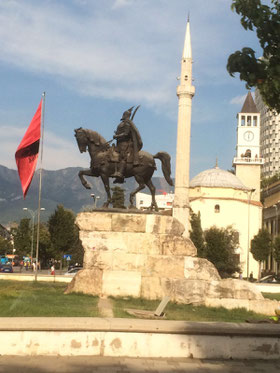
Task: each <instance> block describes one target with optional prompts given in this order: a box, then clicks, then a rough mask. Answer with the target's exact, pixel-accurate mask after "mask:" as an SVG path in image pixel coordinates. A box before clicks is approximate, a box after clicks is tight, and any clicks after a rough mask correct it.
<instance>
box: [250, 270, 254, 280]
mask: <svg viewBox="0 0 280 373" xmlns="http://www.w3.org/2000/svg"><path fill="white" fill-rule="evenodd" d="M249 281H250V282H254V275H253V272H251V273H250V276H249Z"/></svg>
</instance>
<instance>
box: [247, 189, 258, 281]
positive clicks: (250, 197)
mask: <svg viewBox="0 0 280 373" xmlns="http://www.w3.org/2000/svg"><path fill="white" fill-rule="evenodd" d="M255 190H256V189H250V190H248V191H247V197H248V241H247V281H249V258H250V255H249V254H250V201H251V199H252V194H253V193H254V192H255Z"/></svg>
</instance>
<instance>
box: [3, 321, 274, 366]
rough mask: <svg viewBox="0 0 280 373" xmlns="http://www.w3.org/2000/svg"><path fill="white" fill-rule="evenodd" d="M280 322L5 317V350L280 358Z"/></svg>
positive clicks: (25, 353)
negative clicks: (237, 322)
mask: <svg viewBox="0 0 280 373" xmlns="http://www.w3.org/2000/svg"><path fill="white" fill-rule="evenodd" d="M279 336H280V325H264V324H258V325H256V324H254V325H253V324H229V323H191V322H185V321H161V320H139V319H132V320H131V319H101V318H2V319H0V338H1V340H2V341H5V343H1V344H0V354H1V355H2V356H3V355H20V356H35V355H55V356H58V355H60V356H78V355H84V356H112V357H117V356H128V357H150V358H158V357H165V358H169V357H170V358H188V357H193V358H198V359H279V350H280V337H279Z"/></svg>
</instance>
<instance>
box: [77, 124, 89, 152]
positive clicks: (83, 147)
mask: <svg viewBox="0 0 280 373" xmlns="http://www.w3.org/2000/svg"><path fill="white" fill-rule="evenodd" d="M74 131H75V137H76V140H77V144H78V147H79V150H80V152H81V153H84V152H86V151H87V145H88V140H87V136H86V134H85V130H84V129H83V128H82V127H80V128H77V129H75V130H74Z"/></svg>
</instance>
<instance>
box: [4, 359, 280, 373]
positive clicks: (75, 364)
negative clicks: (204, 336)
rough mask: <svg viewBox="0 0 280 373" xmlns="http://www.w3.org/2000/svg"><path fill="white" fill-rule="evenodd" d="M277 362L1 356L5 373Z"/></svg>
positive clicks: (232, 370)
mask: <svg viewBox="0 0 280 373" xmlns="http://www.w3.org/2000/svg"><path fill="white" fill-rule="evenodd" d="M279 371H280V360H277V361H264V360H262V361H244V360H243V361H232V360H227V361H217V360H199V359H143V358H141V359H140V358H111V357H88V356H86V357H83V356H79V357H49V356H42V357H41V356H33V357H32V356H31V357H30V356H28V357H20V356H1V357H0V372H1V373H2V372H5V373H19V372H20V373H49V372H51V373H56V372H59V373H64V372H65V373H78V372H82V373H91V372H97V373H107V372H108V373H133V372H135V373H137V372H138V373H140V372H145V373H169V372H170V373H183V372H185V373H191V372H195V373H214V372H217V373H218V372H219V373H241V372H242V373H243V372H244V373H245V372H246V373H267V372H269V373H276V372H277V373H278V372H279Z"/></svg>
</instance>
